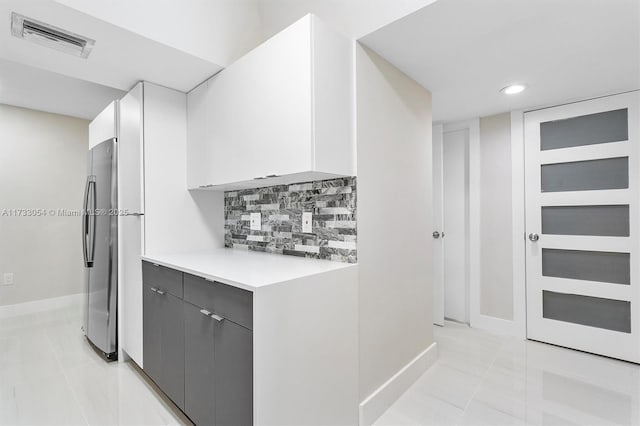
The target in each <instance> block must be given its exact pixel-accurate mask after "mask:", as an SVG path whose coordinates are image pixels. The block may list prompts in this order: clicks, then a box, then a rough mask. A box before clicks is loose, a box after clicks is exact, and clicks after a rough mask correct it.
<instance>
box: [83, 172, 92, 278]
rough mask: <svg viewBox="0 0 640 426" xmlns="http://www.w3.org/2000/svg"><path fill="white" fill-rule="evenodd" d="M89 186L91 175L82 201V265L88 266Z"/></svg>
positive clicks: (88, 177)
mask: <svg viewBox="0 0 640 426" xmlns="http://www.w3.org/2000/svg"><path fill="white" fill-rule="evenodd" d="M90 187H91V176H87V182H86V184H85V186H84V201H83V203H82V257H83V259H84V266H85V267H86V268H89V267H91V266H93V265H89V258H88V253H87V237H88V236H89V235H88V233H89V212H88V210H87V209H88V208H89V188H90Z"/></svg>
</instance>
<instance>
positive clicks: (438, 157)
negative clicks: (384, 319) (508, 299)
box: [432, 124, 444, 326]
mask: <svg viewBox="0 0 640 426" xmlns="http://www.w3.org/2000/svg"><path fill="white" fill-rule="evenodd" d="M442 137H443V126H442V125H441V124H439V125H436V126H433V145H432V149H433V156H432V158H433V169H432V173H433V232H434V233H433V323H434V324H436V325H439V326H444V236H443V235H442V230H443V228H444V225H443V212H442V210H443V208H444V202H443V199H442V192H443V188H442V179H443V178H442ZM436 232H437V234H436Z"/></svg>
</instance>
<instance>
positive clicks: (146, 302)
mask: <svg viewBox="0 0 640 426" xmlns="http://www.w3.org/2000/svg"><path fill="white" fill-rule="evenodd" d="M161 302H162V299H161V297H160V296H159V295H158V294H157V293H155V292H154V291H152V290H151V288H150V287H147V286H143V296H142V318H143V319H142V348H143V356H144V372H145V373H147V375H148V376H149V377H151V378H152V379H153V380H154V381H155V382H156V383H158V384H159V383H160V382H161V378H160V376H161V373H162V328H161V326H160V315H161V309H162V307H161Z"/></svg>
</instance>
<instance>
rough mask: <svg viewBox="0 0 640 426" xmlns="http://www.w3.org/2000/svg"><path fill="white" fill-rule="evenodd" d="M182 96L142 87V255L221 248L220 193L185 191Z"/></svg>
mask: <svg viewBox="0 0 640 426" xmlns="http://www.w3.org/2000/svg"><path fill="white" fill-rule="evenodd" d="M186 146H187V95H186V94H185V93H181V92H178V91H176V90H172V89H167V88H165V87H161V86H157V85H155V84H151V83H146V82H145V83H144V153H145V157H144V168H145V221H144V222H145V229H144V234H145V253H146V254H148V255H153V254H162V253H168V252H184V251H194V250H207V249H211V248H217V247H224V198H223V196H224V194H223V193H222V192H213V191H192V192H189V191H187V169H186V167H187V148H186Z"/></svg>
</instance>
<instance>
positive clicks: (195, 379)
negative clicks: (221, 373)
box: [184, 303, 217, 425]
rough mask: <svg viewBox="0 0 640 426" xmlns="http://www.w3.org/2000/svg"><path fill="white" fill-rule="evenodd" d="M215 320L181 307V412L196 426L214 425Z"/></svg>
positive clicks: (189, 305) (190, 307) (196, 310)
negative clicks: (182, 385)
mask: <svg viewBox="0 0 640 426" xmlns="http://www.w3.org/2000/svg"><path fill="white" fill-rule="evenodd" d="M216 322H217V321H216V320H215V319H213V318H211V317H210V316H207V315H204V314H203V313H201V312H200V308H198V307H196V306H194V305H191V304H190V303H185V304H184V325H185V336H184V344H185V350H184V354H185V369H184V373H185V378H184V411H185V413H186V414H187V416H189V418H190V419H191V420H192V421H193V422H194V423H195V424H196V425H213V424H214V423H215V406H214V405H215V404H214V402H215V399H214V380H215V379H214V374H213V368H214V362H213V353H214V350H213V333H214V326H215V323H216Z"/></svg>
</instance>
